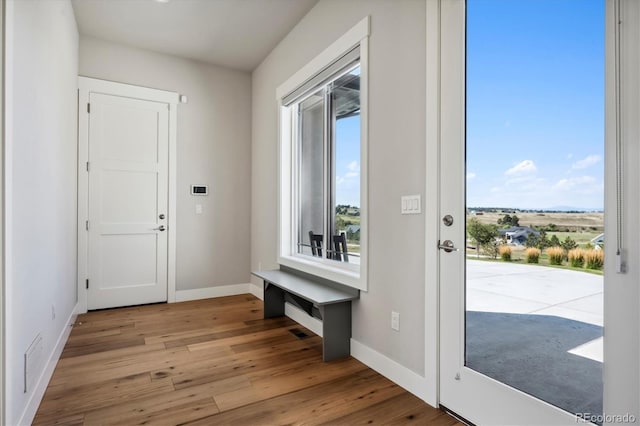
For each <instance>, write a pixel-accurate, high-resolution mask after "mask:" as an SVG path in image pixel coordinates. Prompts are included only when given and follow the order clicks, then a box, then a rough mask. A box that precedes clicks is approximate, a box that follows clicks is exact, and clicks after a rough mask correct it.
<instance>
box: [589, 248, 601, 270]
mask: <svg viewBox="0 0 640 426" xmlns="http://www.w3.org/2000/svg"><path fill="white" fill-rule="evenodd" d="M584 260H585V262H586V266H587V269H602V267H603V266H604V250H586V251H585V253H584Z"/></svg>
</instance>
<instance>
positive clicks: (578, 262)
mask: <svg viewBox="0 0 640 426" xmlns="http://www.w3.org/2000/svg"><path fill="white" fill-rule="evenodd" d="M584 253H585V251H584V250H583V249H580V248H574V249H572V250H569V253H568V255H567V257H568V259H569V264H570V265H571V266H573V267H574V268H582V267H583V266H584Z"/></svg>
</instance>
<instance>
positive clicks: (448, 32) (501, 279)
mask: <svg viewBox="0 0 640 426" xmlns="http://www.w3.org/2000/svg"><path fill="white" fill-rule="evenodd" d="M487 3H490V2H486V1H485V2H484V4H487ZM496 3H497V2H496ZM514 4H516V3H515V2H514V3H510V2H500V5H501V6H500V7H503V8H509V7H510V6H513V5H514ZM519 5H521V4H519ZM519 5H517V7H519ZM440 7H441V28H442V30H441V39H440V43H441V46H440V55H441V56H440V58H441V73H440V79H441V80H440V82H441V99H440V114H441V115H440V120H441V121H440V123H441V127H440V132H441V133H440V135H441V138H440V170H441V171H442V176H441V180H440V182H441V184H440V188H439V191H440V206H441V209H440V217H441V218H444V216H445V215H452V216H453V218H454V220H453V223H448V224H445V223H441V225H440V230H439V235H440V241H441V242H440V244H441V245H442V244H443V243H444V242H445V241H450V242H452V243H453V246H455V248H456V250H453V251H444V250H440V255H439V269H440V289H439V290H440V320H441V322H440V327H441V329H440V402H441V404H442V405H444V406H445V407H447V408H448V409H450V410H452V411H454V412H456V413H458V414H459V415H461V416H462V417H464V418H467V419H468V420H470V421H471V422H473V423H475V424H509V425H515V424H553V425H558V424H575V423H576V421H577V419H576V416H575V415H574V414H573V413H568V412H566V411H563V410H562V409H560V408H558V407H556V406H555V405H562V404H560V403H559V402H558V399H555V400H551V401H549V400H547V401H543V400H542V399H537V398H536V397H534V396H532V395H530V394H534V395H536V396H538V397H541V398H542V397H543V396H542V395H540V394H536V392H534V391H531V389H527V388H526V387H521V388H520V389H519V388H518V387H519V385H516V384H519V382H518V381H515V380H513V377H514V376H516V375H517V374H518V373H522V372H523V371H524V372H525V373H527V374H529V373H530V374H532V375H535V376H530V377H531V378H532V380H531V381H534V380H533V379H535V380H541V381H542V382H544V381H545V379H549V380H548V383H549V385H548V386H549V387H550V386H552V385H551V383H553V379H555V377H553V375H554V371H555V369H556V368H560V369H562V368H563V367H565V366H560V365H556V364H553V365H551V364H547V365H544V362H545V359H546V358H545V357H544V356H540V354H536V353H535V350H533V349H536V346H535V345H533V346H531V345H532V342H535V339H536V338H537V337H538V336H536V335H534V334H533V333H531V327H530V326H531V324H534V325H537V324H539V323H544V325H545V326H546V327H547V328H546V329H545V330H543V332H542V333H541V334H544V332H549V334H553V333H554V332H558V330H559V329H562V330H564V331H562V332H566V333H567V335H569V334H571V336H573V335H574V334H575V333H576V329H577V328H578V326H576V324H578V323H577V322H575V323H571V324H565V323H567V322H570V321H572V320H571V319H569V318H566V317H563V316H565V315H568V314H567V313H566V312H568V311H569V310H570V309H568V308H569V307H571V308H576V310H575V312H573V313H577V314H578V315H579V316H580V319H581V320H583V319H584V318H587V317H588V316H589V314H588V313H584V312H578V311H579V309H582V308H584V306H578V305H579V304H580V303H586V302H593V301H595V304H597V303H598V302H600V303H601V300H602V294H601V293H602V284H601V283H600V284H599V285H598V283H590V282H586V281H589V280H584V281H585V283H568V284H567V285H566V286H564V287H562V288H560V289H558V288H551V286H550V282H551V281H552V280H551V278H550V275H549V274H545V272H544V271H543V272H539V273H537V274H536V273H533V270H534V269H533V268H538V267H532V266H529V265H525V264H518V265H513V266H512V268H511V270H509V271H507V272H506V273H505V272H500V271H498V272H496V270H495V268H493V267H494V266H499V267H502V266H505V265H506V267H507V268H509V265H512V264H511V263H506V262H503V263H498V262H492V261H491V256H490V255H489V257H488V258H487V257H485V258H484V260H475V259H473V260H469V261H467V259H466V257H467V249H468V247H469V246H471V245H472V244H469V241H468V238H467V227H466V223H467V213H468V209H469V208H470V207H474V206H470V205H468V203H467V196H469V195H471V196H473V194H472V193H471V194H470V193H469V188H467V179H468V177H469V176H468V175H467V173H468V172H469V170H467V169H466V164H469V160H470V159H469V157H468V156H469V155H471V154H470V153H469V152H467V146H468V145H467V144H468V143H469V140H468V139H467V138H469V135H468V134H466V131H465V130H466V125H465V122H466V120H468V119H476V120H477V119H478V117H469V116H468V114H469V110H467V108H466V101H467V96H468V93H466V84H467V80H466V75H465V74H466V53H465V51H466V48H467V43H466V40H465V32H466V25H467V23H466V10H465V8H466V2H465V1H464V0H448V1H443V2H440ZM576 7H578V6H576ZM505 22H506V21H505ZM509 25H513V23H512V22H510V24H509ZM541 25H542V24H541ZM517 30H518V28H517V26H515V27H513V28H512V31H514V32H517ZM492 54H495V56H496V57H495V58H494V57H492V58H490V60H495V59H496V58H498V57H499V55H500V52H499V51H497V50H496V51H494V52H492ZM523 72H524V71H523ZM520 87H523V86H520ZM496 98H497V96H496ZM525 102H526V100H525ZM495 108H497V107H495ZM490 110H491V108H487V109H486V110H485V111H483V113H486V115H483V117H482V118H483V119H484V120H488V119H490V118H491V117H490V115H491V111H490ZM488 117H489V118H488ZM500 124H501V125H502V124H503V123H502V122H501V123H500ZM496 139H497V137H496ZM474 142H475V141H474ZM492 142H493V141H492V140H484V141H482V143H479V144H478V145H475V146H474V147H475V148H479V147H481V148H482V150H484V152H483V154H486V159H487V167H488V169H487V170H489V169H491V168H493V169H497V168H498V167H500V165H501V163H500V158H501V157H502V155H503V152H501V151H500V148H498V147H496V146H495V145H492ZM517 142H518V141H517V140H514V141H513V143H512V144H511V145H509V147H508V150H509V152H510V153H514V152H516V153H517V152H518V145H517ZM473 155H476V154H475V153H474V154H473ZM549 155H553V153H550V154H549ZM525 158H528V157H525ZM514 164H516V163H514ZM514 164H508V165H507V166H506V167H504V171H505V172H504V173H503V172H502V171H501V177H502V179H505V180H506V179H509V178H511V177H512V174H517V170H516V171H514V172H512V173H511V174H510V173H508V172H507V171H508V170H509V167H512V166H514ZM524 165H525V166H527V165H530V163H528V162H527V163H524ZM523 167H524V166H523ZM529 168H531V167H529ZM576 169H578V167H576ZM472 172H475V170H473V171H472ZM471 175H472V178H473V177H475V174H473V173H471ZM480 177H484V176H480ZM520 177H521V176H515V178H514V179H512V183H514V185H519V188H520V190H519V191H520V193H523V192H524V190H523V188H524V185H525V184H527V183H528V182H525V181H524V180H522V179H519V178H520ZM562 178H565V179H566V180H565V182H566V181H568V180H569V178H567V177H566V176H562ZM585 181H586V180H585ZM551 185H552V184H549V185H548V189H547V191H546V193H545V195H546V194H547V193H549V192H551V191H550V190H551ZM517 193H518V190H516V196H517ZM524 196H525V195H522V197H524ZM501 200H504V202H505V203H506V204H505V205H504V206H503V205H499V206H495V205H488V206H485V207H505V208H508V207H510V206H509V205H508V204H509V203H510V202H513V201H512V200H513V199H509V198H508V197H503V198H502V199H501ZM535 207H536V206H535V205H533V206H531V208H535ZM541 207H544V206H541ZM509 213H511V212H509ZM481 214H484V213H481ZM477 217H478V218H481V219H480V220H483V221H486V218H482V217H481V216H480V215H479V216H477ZM497 241H498V240H496V239H495V238H494V239H492V240H488V243H487V244H488V245H489V246H492V245H495V244H498V243H497ZM505 241H506V238H505ZM494 243H495V244H494ZM500 244H503V245H505V246H507V245H508V244H507V243H500ZM475 245H476V246H478V244H475ZM512 245H513V244H512ZM518 268H532V269H528V270H526V271H524V272H523V271H520V269H518ZM550 270H551V271H553V272H552V275H553V276H554V277H557V276H559V277H561V278H562V279H561V281H568V280H569V276H568V275H564V273H565V272H569V271H559V270H556V269H550ZM529 271H531V273H529ZM536 271H538V270H537V269H536ZM571 272H573V271H571ZM573 273H578V274H586V272H573ZM550 274H551V273H550ZM513 277H517V278H515V279H514V278H513ZM516 279H517V280H518V282H519V283H520V284H521V285H520V286H514V285H513V284H514V280H516ZM528 283H529V284H531V285H530V286H528V285H527V284H528ZM563 284H565V283H563ZM581 284H584V285H581ZM598 291H600V294H599V296H598V295H596V293H598ZM574 296H575V297H574ZM572 298H574V299H576V300H575V301H573V305H571V306H570V304H569V303H567V304H566V305H565V306H559V305H560V304H561V303H563V302H565V301H566V302H569V301H570V300H571V299H572ZM587 299H588V300H587ZM587 304H590V303H587ZM556 305H558V306H556ZM542 314H544V315H542ZM601 318H602V311H600V317H599V318H596V319H595V320H594V321H596V322H597V321H600V322H601V320H602V319H601ZM511 320H515V322H514V324H515V325H513V326H512V325H511V323H510V322H509V321H511ZM559 323H561V324H560V325H561V327H560V326H558V324H559ZM522 324H524V325H525V326H522ZM549 324H552V325H551V326H549ZM579 324H581V325H580V326H582V325H584V327H585V328H586V329H588V330H587V331H588V333H587V334H588V335H589V336H591V337H590V338H589V341H591V340H593V341H596V340H598V339H597V338H598V337H601V328H600V325H601V324H600V325H593V324H584V323H582V322H580V323H579ZM564 326H567V327H565V328H562V327H564ZM527 327H529V328H527ZM554 327H555V328H554ZM552 328H553V329H552ZM551 329H552V330H551ZM550 330H551V331H550ZM500 333H502V334H501V335H500ZM589 333H591V334H589ZM598 333H600V334H598ZM497 335H499V337H500V338H499V339H497V340H496V339H495V337H496V336H497ZM505 336H508V337H510V338H511V339H512V340H508V339H506V338H505ZM553 338H555V337H551V338H550V339H553ZM592 338H593V339H592ZM492 339H493V340H492ZM573 341H579V339H574V340H572V342H573ZM554 343H555V341H554ZM581 343H582V342H581ZM594 344H596V343H594ZM527 345H529V346H527ZM538 346H542V345H538ZM570 346H572V345H570ZM577 346H578V345H577V344H576V347H577ZM527 348H529V349H527ZM557 349H558V351H559V352H561V353H563V354H564V355H566V357H567V358H571V357H575V358H578V357H580V356H581V355H580V356H579V355H575V354H573V353H571V352H569V351H570V350H574V352H575V351H576V350H577V351H578V352H579V351H581V350H582V351H586V352H590V351H591V352H593V350H592V347H589V348H586V349H585V348H578V349H576V348H574V347H567V348H565V347H558V348H557ZM565 352H569V353H568V354H565ZM596 352H597V351H596ZM519 353H520V354H523V355H522V356H520V357H518V356H512V357H509V356H511V355H513V354H516V355H517V354H519ZM506 355H509V356H506ZM543 355H544V354H543ZM483 357H484V358H483ZM514 359H515V361H514ZM586 362H591V363H595V364H598V361H594V360H587V361H586ZM509 363H511V364H509ZM541 363H542V364H541ZM496 365H497V367H496ZM536 365H537V367H535V368H533V367H532V366H536ZM487 366H489V367H487ZM536 368H537V369H536ZM505 372H506V373H508V374H502V373H505ZM581 374H596V375H601V369H600V370H598V369H594V370H589V372H585V371H583V372H581ZM507 383H508V384H507ZM554 391H555V392H556V395H560V396H561V397H566V396H571V395H568V394H570V391H567V390H564V393H562V392H563V390H562V389H560V388H558V389H554ZM594 392H595V394H594V395H592V396H593V398H595V399H598V398H600V401H601V398H602V390H601V387H600V390H598V389H594ZM598 392H599V394H598ZM545 396H546V395H545ZM547 399H549V398H547ZM554 404H555V405H554ZM585 412H586V411H585Z"/></svg>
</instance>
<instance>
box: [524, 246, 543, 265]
mask: <svg viewBox="0 0 640 426" xmlns="http://www.w3.org/2000/svg"><path fill="white" fill-rule="evenodd" d="M524 257H525V259H526V260H527V263H538V261H539V260H540V249H538V248H536V247H529V248H527V249H526V250H525V251H524Z"/></svg>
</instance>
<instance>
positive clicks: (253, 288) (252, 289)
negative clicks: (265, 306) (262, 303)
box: [249, 284, 264, 300]
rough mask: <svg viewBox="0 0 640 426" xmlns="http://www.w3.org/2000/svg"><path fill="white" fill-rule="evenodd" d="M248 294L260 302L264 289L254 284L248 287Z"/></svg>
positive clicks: (262, 298)
mask: <svg viewBox="0 0 640 426" xmlns="http://www.w3.org/2000/svg"><path fill="white" fill-rule="evenodd" d="M249 293H251V294H253V295H254V296H255V297H257V298H258V299H260V300H264V287H262V286H257V285H255V284H250V285H249Z"/></svg>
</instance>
